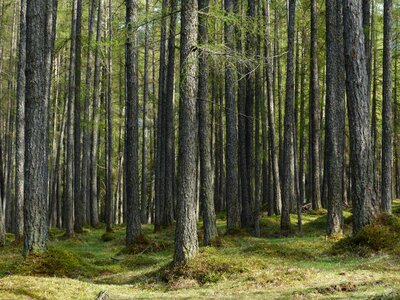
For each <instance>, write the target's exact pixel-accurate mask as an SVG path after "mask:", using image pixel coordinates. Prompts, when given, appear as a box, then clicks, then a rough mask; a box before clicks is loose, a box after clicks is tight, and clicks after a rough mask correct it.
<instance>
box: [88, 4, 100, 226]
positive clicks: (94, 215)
mask: <svg viewBox="0 0 400 300" xmlns="http://www.w3.org/2000/svg"><path fill="white" fill-rule="evenodd" d="M97 9H98V11H97V34H96V49H95V59H94V60H95V62H94V86H93V114H92V138H91V140H92V141H91V144H92V145H91V146H92V148H91V154H90V159H91V162H90V223H91V225H92V226H94V227H95V226H97V225H98V223H99V212H98V178H97V157H98V146H99V118H100V115H99V97H100V71H101V61H100V60H101V58H100V43H101V38H102V36H101V35H102V17H103V16H102V15H103V0H99V4H98V7H97Z"/></svg>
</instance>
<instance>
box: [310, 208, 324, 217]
mask: <svg viewBox="0 0 400 300" xmlns="http://www.w3.org/2000/svg"><path fill="white" fill-rule="evenodd" d="M327 213H328V211H327V210H326V209H325V208H317V209H313V210H310V211H307V212H306V214H309V215H312V216H324V215H326V214H327Z"/></svg>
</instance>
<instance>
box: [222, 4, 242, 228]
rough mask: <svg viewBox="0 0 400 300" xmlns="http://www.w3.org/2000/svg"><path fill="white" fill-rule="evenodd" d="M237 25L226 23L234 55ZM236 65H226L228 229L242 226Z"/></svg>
mask: <svg viewBox="0 0 400 300" xmlns="http://www.w3.org/2000/svg"><path fill="white" fill-rule="evenodd" d="M233 7H234V5H233V1H232V0H226V1H225V13H226V14H232V13H233ZM234 33H235V26H234V25H233V24H231V23H229V22H226V23H225V43H226V45H227V47H228V49H229V51H230V54H231V55H233V54H234V53H233V52H234V51H235V45H234V36H235V35H234ZM235 76H236V72H235V67H234V66H233V65H232V64H230V63H227V64H226V66H225V101H226V103H225V110H226V140H227V143H226V150H225V156H226V164H225V166H226V205H227V208H228V211H227V215H228V218H227V226H228V231H231V230H235V229H239V228H240V205H239V188H238V152H237V151H238V150H237V149H238V131H237V122H238V121H237V113H236V97H235Z"/></svg>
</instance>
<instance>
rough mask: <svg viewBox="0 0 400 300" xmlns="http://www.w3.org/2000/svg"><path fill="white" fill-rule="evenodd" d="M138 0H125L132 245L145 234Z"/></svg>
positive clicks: (129, 236)
mask: <svg viewBox="0 0 400 300" xmlns="http://www.w3.org/2000/svg"><path fill="white" fill-rule="evenodd" d="M137 9H138V3H137V1H136V0H128V1H127V2H126V24H127V28H128V30H127V39H126V58H125V60H126V61H125V67H126V82H127V85H126V109H125V114H126V116H125V120H126V131H125V177H126V178H125V182H126V184H125V191H126V209H127V212H126V216H127V219H126V224H127V225H126V244H127V245H128V246H129V245H131V244H133V243H134V241H135V239H137V238H138V237H139V236H141V235H142V229H141V223H140V206H139V168H138V166H139V163H138V155H139V153H138V146H139V145H138V144H139V133H138V76H139V74H138V50H137V34H136V31H134V29H133V28H134V25H135V23H136V22H137V16H138V15H137V13H138V12H137Z"/></svg>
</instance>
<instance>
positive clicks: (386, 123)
mask: <svg viewBox="0 0 400 300" xmlns="http://www.w3.org/2000/svg"><path fill="white" fill-rule="evenodd" d="M392 9H393V4H392V0H385V1H384V19H383V20H384V30H383V103H382V197H381V209H382V212H385V213H391V212H392V170H393V145H392V101H393V99H392Z"/></svg>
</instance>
